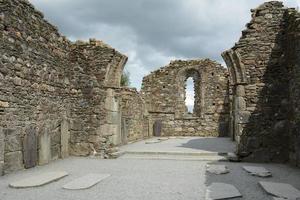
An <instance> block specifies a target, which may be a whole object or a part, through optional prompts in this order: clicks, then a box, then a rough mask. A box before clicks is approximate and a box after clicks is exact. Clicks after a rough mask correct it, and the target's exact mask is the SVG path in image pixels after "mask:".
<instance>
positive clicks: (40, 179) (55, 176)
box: [9, 171, 68, 188]
mask: <svg viewBox="0 0 300 200" xmlns="http://www.w3.org/2000/svg"><path fill="white" fill-rule="evenodd" d="M67 175H68V173H67V172H64V171H60V172H47V173H43V174H39V175H35V176H32V177H28V178H25V179H22V180H19V181H16V182H12V183H10V184H9V187H12V188H30V187H39V186H43V185H46V184H49V183H51V182H54V181H57V180H59V179H61V178H63V177H65V176H67Z"/></svg>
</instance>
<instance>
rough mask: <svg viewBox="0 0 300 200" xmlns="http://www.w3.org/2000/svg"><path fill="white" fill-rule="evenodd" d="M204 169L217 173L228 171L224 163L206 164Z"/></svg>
mask: <svg viewBox="0 0 300 200" xmlns="http://www.w3.org/2000/svg"><path fill="white" fill-rule="evenodd" d="M206 171H208V172H210V173H212V174H217V175H219V174H227V173H229V169H228V168H227V167H226V166H225V165H207V166H206Z"/></svg>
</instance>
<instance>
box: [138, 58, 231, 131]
mask: <svg viewBox="0 0 300 200" xmlns="http://www.w3.org/2000/svg"><path fill="white" fill-rule="evenodd" d="M189 77H192V78H193V80H194V88H195V101H194V112H193V114H192V115H190V114H188V111H187V107H186V105H185V98H186V96H185V95H186V94H185V92H186V91H185V88H186V80H187V78H189ZM141 92H142V96H143V98H144V100H145V104H146V107H147V109H148V112H149V115H150V116H151V120H152V124H154V122H155V121H158V120H159V121H161V123H162V127H161V135H163V136H176V135H188V136H226V134H227V133H228V124H229V122H228V117H229V111H228V99H227V97H228V74H227V69H225V68H223V67H222V66H221V65H220V64H218V63H216V62H213V61H210V60H208V59H205V60H190V61H174V62H171V63H170V64H169V65H168V66H166V67H164V68H161V69H160V70H157V71H154V72H152V73H151V74H150V75H148V76H146V77H144V79H143V85H142V91H141Z"/></svg>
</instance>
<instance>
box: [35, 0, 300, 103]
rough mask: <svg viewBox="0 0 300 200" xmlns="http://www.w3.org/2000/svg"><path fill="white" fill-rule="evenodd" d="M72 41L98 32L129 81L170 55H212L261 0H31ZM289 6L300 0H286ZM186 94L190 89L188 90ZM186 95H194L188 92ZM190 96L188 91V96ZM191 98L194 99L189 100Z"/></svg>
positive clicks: (233, 38) (217, 57)
mask: <svg viewBox="0 0 300 200" xmlns="http://www.w3.org/2000/svg"><path fill="white" fill-rule="evenodd" d="M30 1H31V2H32V3H33V4H34V5H35V6H36V8H37V9H39V10H41V11H42V12H43V13H44V14H45V18H46V19H47V20H48V21H50V22H51V23H53V24H54V25H56V26H57V27H58V28H59V30H60V32H61V33H62V34H64V35H66V36H67V37H68V38H69V39H71V40H73V41H75V40H77V39H80V40H88V38H97V39H100V40H103V41H104V42H105V43H108V44H109V45H111V46H112V47H114V48H116V49H117V50H119V51H120V52H122V53H123V54H126V55H127V56H128V57H129V60H128V63H127V65H126V67H125V69H126V70H127V71H129V72H130V78H131V86H133V87H136V88H138V89H139V88H140V86H141V81H142V77H143V76H145V75H146V74H148V73H149V72H150V71H153V70H155V69H158V68H159V67H161V66H164V65H167V64H168V63H169V62H170V60H174V59H191V58H211V59H213V60H216V61H218V62H220V63H222V64H223V63H224V62H223V60H222V58H221V56H220V54H221V52H223V51H224V50H226V49H229V48H230V47H232V46H233V44H234V43H235V42H236V41H237V40H238V39H239V37H240V35H241V31H242V29H244V27H245V24H246V23H247V22H249V20H250V9H251V8H255V7H257V6H258V5H259V4H261V3H263V2H264V1H263V0H30ZM284 4H285V5H286V6H288V7H297V6H300V0H284ZM188 95H189V94H188ZM189 96H192V94H190V95H189ZM189 99H191V97H189ZM191 102H193V101H191Z"/></svg>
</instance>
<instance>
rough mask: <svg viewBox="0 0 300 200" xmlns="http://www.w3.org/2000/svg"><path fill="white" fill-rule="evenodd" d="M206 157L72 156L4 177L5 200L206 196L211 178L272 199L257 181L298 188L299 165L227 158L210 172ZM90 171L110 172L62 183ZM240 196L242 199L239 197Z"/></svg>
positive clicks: (246, 195)
mask: <svg viewBox="0 0 300 200" xmlns="http://www.w3.org/2000/svg"><path fill="white" fill-rule="evenodd" d="M207 163H208V162H204V161H182V160H139V159H137V160H135V159H128V160H126V159H116V160H100V159H93V158H75V157H71V158H68V159H65V160H58V161H55V162H52V163H51V164H49V165H46V166H40V167H36V168H33V169H30V170H24V171H20V172H17V173H14V174H10V175H6V176H3V177H0V199H1V200H41V199H43V200H60V199H64V200H86V199H88V200H99V199H101V200H181V199H182V200H196V199H197V200H204V199H205V198H204V196H205V189H206V187H207V186H208V185H210V184H211V183H212V182H224V183H229V184H233V185H235V186H236V187H237V188H238V189H239V191H240V192H241V193H242V194H243V198H239V199H246V200H252V199H253V200H254V199H255V200H268V199H270V200H271V199H272V198H271V197H270V196H269V195H267V194H266V193H265V192H264V191H263V190H262V189H261V188H260V186H258V181H260V180H266V181H278V182H284V183H289V184H292V185H293V186H294V187H296V188H298V189H300V169H299V168H298V169H297V168H293V167H289V166H287V165H280V164H247V163H229V162H223V163H220V162H217V164H225V165H227V166H228V167H229V169H230V171H231V172H230V173H229V174H226V175H212V174H209V173H206V172H205V165H206V164H207ZM243 165H255V166H264V167H266V168H267V169H269V170H270V171H271V172H272V173H273V177H272V178H259V177H253V176H250V175H249V174H247V173H246V172H245V171H243V170H242V166H243ZM58 170H65V171H68V172H69V173H70V175H69V176H67V177H65V178H63V179H61V180H59V181H57V182H54V183H51V184H49V185H45V186H42V187H39V188H30V189H12V188H9V187H8V183H9V182H12V181H16V180H19V179H22V178H26V177H29V176H31V175H34V174H38V173H41V172H49V171H58ZM88 173H109V174H111V177H109V178H107V179H105V180H103V181H102V182H100V183H99V184H97V185H96V186H94V187H93V188H91V189H88V190H82V191H69V190H64V189H62V188H61V187H62V186H63V185H64V184H66V183H68V182H70V181H71V180H74V179H75V178H78V177H80V176H83V175H86V174H88ZM237 200H238V199H237Z"/></svg>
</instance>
